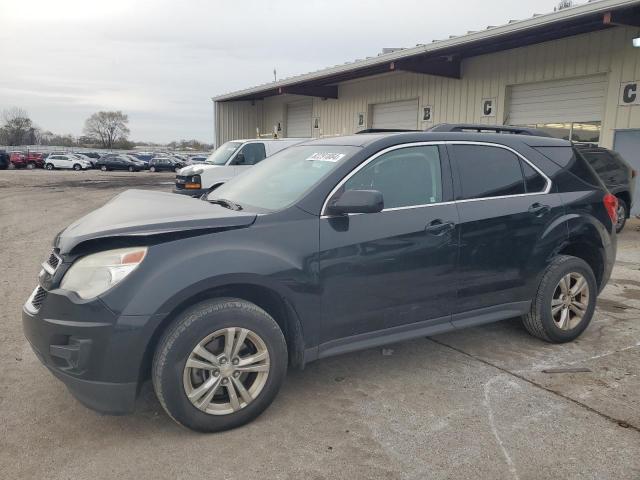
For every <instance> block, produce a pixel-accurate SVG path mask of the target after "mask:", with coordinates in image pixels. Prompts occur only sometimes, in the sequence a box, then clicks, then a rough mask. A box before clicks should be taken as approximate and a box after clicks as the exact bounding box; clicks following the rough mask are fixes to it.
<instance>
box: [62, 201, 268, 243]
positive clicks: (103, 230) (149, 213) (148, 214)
mask: <svg viewBox="0 0 640 480" xmlns="http://www.w3.org/2000/svg"><path fill="white" fill-rule="evenodd" d="M255 219H256V214H255V213H249V212H239V211H234V210H229V209H227V208H224V207H222V206H220V205H213V204H210V203H208V202H204V201H201V200H195V199H193V198H190V197H185V196H184V195H176V194H173V193H166V192H153V191H148V190H127V191H125V192H123V193H121V194H120V195H117V196H116V197H114V198H113V199H111V200H110V201H109V202H107V203H106V204H105V205H104V206H102V207H100V208H98V209H97V210H94V211H93V212H91V213H89V214H88V215H85V216H84V217H82V218H81V219H79V220H77V221H76V222H74V223H72V224H71V225H69V226H68V227H67V228H66V229H64V230H63V231H62V232H60V234H58V236H57V237H56V239H55V241H54V246H55V247H57V248H59V249H60V252H61V253H68V252H70V251H71V250H73V249H74V248H75V247H76V246H78V245H79V244H81V243H83V242H86V241H88V240H95V239H99V238H113V237H146V236H155V235H162V234H167V233H178V232H181V233H184V234H187V235H192V234H193V233H194V232H197V231H202V232H203V233H205V232H210V231H212V230H217V229H229V228H242V227H247V226H249V225H251V224H252V223H253V222H254V221H255Z"/></svg>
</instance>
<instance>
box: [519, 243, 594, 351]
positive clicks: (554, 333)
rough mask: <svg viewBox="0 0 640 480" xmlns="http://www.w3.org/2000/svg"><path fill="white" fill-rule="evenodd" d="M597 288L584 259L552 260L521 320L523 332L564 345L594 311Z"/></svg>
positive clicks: (560, 258) (580, 329)
mask: <svg viewBox="0 0 640 480" xmlns="http://www.w3.org/2000/svg"><path fill="white" fill-rule="evenodd" d="M597 294H598V287H597V283H596V278H595V275H594V274H593V271H592V270H591V267H590V266H589V265H588V264H587V262H585V261H584V260H582V259H580V258H577V257H571V256H568V255H562V256H559V257H556V258H555V259H554V260H553V261H552V262H551V264H550V265H549V266H548V267H547V269H546V271H545V272H544V274H543V276H542V280H541V281H540V285H539V286H538V291H537V293H536V296H535V297H534V299H533V301H532V302H531V310H530V311H529V313H528V314H527V315H525V316H524V317H523V319H522V321H523V323H524V326H525V328H526V329H527V331H528V332H529V333H530V334H531V335H533V336H535V337H538V338H540V339H542V340H546V341H547V342H552V343H564V342H570V341H572V340H575V339H576V338H578V337H579V336H580V334H581V333H582V332H583V331H584V330H585V329H586V328H587V326H588V325H589V322H591V318H592V317H593V312H594V311H595V308H596V296H597Z"/></svg>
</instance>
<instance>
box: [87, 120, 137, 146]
mask: <svg viewBox="0 0 640 480" xmlns="http://www.w3.org/2000/svg"><path fill="white" fill-rule="evenodd" d="M127 123H129V117H128V116H127V115H125V114H124V113H122V112H121V111H117V112H97V113H94V114H93V115H91V116H90V117H89V118H88V119H87V120H86V121H85V123H84V134H85V135H86V136H88V137H93V138H97V139H99V140H100V142H101V143H102V146H103V147H104V148H112V147H113V144H114V143H115V142H116V141H124V140H126V139H127V137H128V136H129V128H128V127H127Z"/></svg>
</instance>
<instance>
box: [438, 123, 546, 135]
mask: <svg viewBox="0 0 640 480" xmlns="http://www.w3.org/2000/svg"><path fill="white" fill-rule="evenodd" d="M426 131H427V132H476V133H507V134H512V135H532V136H535V137H551V135H549V134H548V133H547V132H544V131H542V130H537V129H535V128H527V127H515V126H512V125H483V124H477V123H441V124H439V125H435V126H433V127H431V128H429V129H427V130H426Z"/></svg>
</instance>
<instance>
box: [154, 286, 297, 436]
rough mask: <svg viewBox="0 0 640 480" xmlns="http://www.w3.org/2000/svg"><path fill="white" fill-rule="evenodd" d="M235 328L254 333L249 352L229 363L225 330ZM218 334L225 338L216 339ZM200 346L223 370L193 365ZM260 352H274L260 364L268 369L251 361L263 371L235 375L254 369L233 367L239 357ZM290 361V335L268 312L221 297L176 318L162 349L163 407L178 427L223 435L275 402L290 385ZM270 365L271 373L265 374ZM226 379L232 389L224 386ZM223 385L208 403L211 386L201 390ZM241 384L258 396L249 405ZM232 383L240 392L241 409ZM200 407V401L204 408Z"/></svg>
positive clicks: (157, 385) (159, 382)
mask: <svg viewBox="0 0 640 480" xmlns="http://www.w3.org/2000/svg"><path fill="white" fill-rule="evenodd" d="M229 328H235V329H236V331H238V330H237V329H238V328H241V329H246V330H243V331H244V332H248V333H246V340H245V341H244V343H243V344H242V345H243V346H244V347H243V350H240V353H239V354H238V356H236V357H233V358H232V359H231V358H230V359H226V360H228V361H226V362H225V359H223V358H221V356H220V355H224V353H225V350H223V348H224V344H226V341H225V340H223V339H226V338H227V337H225V336H224V334H223V333H221V332H226V331H227V330H226V329H229ZM213 335H219V336H218V337H214V340H213V341H212V340H211V336H213ZM235 338H238V337H237V336H236V337H235ZM204 342H211V343H204ZM199 345H200V346H203V345H206V346H207V351H206V352H205V353H208V355H211V357H213V359H214V360H215V359H217V360H216V361H219V362H220V363H219V365H218V369H216V367H215V366H213V367H212V368H214V369H213V370H211V369H208V370H207V369H198V368H195V367H191V368H188V367H187V360H190V361H192V360H193V359H194V355H195V353H194V349H195V348H197V347H198V346H199ZM212 346H213V348H212ZM258 346H259V347H258ZM254 347H255V348H254ZM200 352H202V350H200ZM227 352H228V351H227ZM242 352H245V353H244V354H242ZM260 352H262V354H263V355H265V353H264V352H268V356H267V358H266V359H264V358H263V359H261V360H260V362H266V365H265V364H264V363H261V364H260V365H258V362H256V363H250V365H253V367H254V368H256V369H257V368H260V369H261V370H260V372H255V373H246V372H245V373H240V372H238V371H233V372H232V370H233V369H235V368H249V367H242V364H240V367H238V366H233V365H236V363H234V362H237V360H238V358H239V359H243V360H244V361H248V360H247V359H248V358H249V356H251V355H257V354H258V353H260ZM208 355H207V356H208ZM203 358H206V356H205V357H202V356H201V355H198V356H197V357H196V361H199V362H200V364H202V363H203V362H202V359H203ZM287 362H288V357H287V345H286V342H285V339H284V335H283V334H282V330H280V327H279V326H278V324H277V323H276V322H275V320H274V319H273V318H272V317H271V316H270V315H269V314H268V313H267V312H265V311H264V310H262V309H261V308H260V307H258V306H256V305H254V304H253V303H250V302H247V301H244V300H239V299H235V298H220V299H217V300H209V301H204V302H201V303H199V304H196V305H194V306H193V307H191V308H189V309H188V310H186V311H185V312H184V313H182V314H181V315H180V316H179V317H178V318H176V320H175V321H174V322H173V324H172V325H171V326H170V327H169V329H168V330H167V331H166V332H165V333H164V335H163V336H162V338H161V339H160V342H159V343H158V347H157V348H156V351H155V354H154V358H153V365H152V381H153V387H154V390H155V392H156V395H157V397H158V400H159V401H160V404H161V405H162V407H163V408H164V409H165V411H166V412H167V413H168V414H169V416H170V417H171V418H173V419H174V420H175V421H176V422H177V423H179V424H180V425H182V426H184V427H187V428H190V429H192V430H196V431H199V432H219V431H223V430H229V429H231V428H236V427H239V426H241V425H244V424H246V423H248V422H250V421H251V420H253V419H254V418H256V417H257V416H258V415H260V414H261V413H262V412H263V411H264V410H265V409H266V408H267V407H268V406H269V405H270V404H271V402H272V401H273V399H274V398H275V396H276V395H277V393H278V391H279V390H280V387H281V385H282V383H283V381H284V378H285V375H286V372H287ZM204 363H206V362H204ZM232 363H233V365H232ZM208 365H210V366H211V365H212V364H211V363H208ZM265 366H266V368H267V370H264V369H265ZM264 372H266V375H265V373H264ZM236 375H242V376H240V377H236ZM225 380H226V385H225V384H223V383H222V382H225ZM218 381H219V382H220V383H218V384H216V385H215V387H214V391H215V396H214V397H209V399H207V393H206V392H207V390H206V389H207V387H205V389H204V390H200V391H196V390H198V388H201V387H202V386H203V385H204V384H205V383H207V382H214V383H215V382H218ZM238 382H242V383H243V387H246V388H245V392H246V391H249V392H253V394H252V396H253V398H252V399H251V400H250V401H246V400H245V397H244V395H242V394H241V393H240V389H239V388H236V387H235V385H237V383H238ZM229 385H232V388H231V390H233V391H234V392H236V394H235V397H236V399H237V400H236V404H235V406H233V401H232V397H233V395H231V394H230V391H231V390H230V389H229ZM187 392H190V394H191V395H194V394H195V395H196V396H195V397H194V400H193V401H192V400H190V399H189V398H188V397H187ZM199 392H203V393H199ZM209 393H211V390H209ZM249 398H251V397H249ZM238 401H239V402H240V403H237V402H238ZM195 403H200V406H199V407H198V406H196V404H195ZM205 410H207V411H205Z"/></svg>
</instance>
